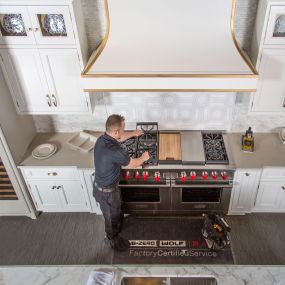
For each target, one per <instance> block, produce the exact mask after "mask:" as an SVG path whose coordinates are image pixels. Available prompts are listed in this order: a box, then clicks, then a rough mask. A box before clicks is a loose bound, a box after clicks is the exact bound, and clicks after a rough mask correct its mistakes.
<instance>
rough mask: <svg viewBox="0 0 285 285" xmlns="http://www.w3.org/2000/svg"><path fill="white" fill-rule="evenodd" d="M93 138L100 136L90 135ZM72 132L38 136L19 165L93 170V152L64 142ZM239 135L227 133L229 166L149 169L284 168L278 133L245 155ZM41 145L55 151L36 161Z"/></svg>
mask: <svg viewBox="0 0 285 285" xmlns="http://www.w3.org/2000/svg"><path fill="white" fill-rule="evenodd" d="M92 134H93V135H95V136H100V135H101V134H102V133H100V132H93V133H92ZM72 135H73V133H39V134H37V135H36V136H35V138H34V139H33V141H32V142H31V144H30V146H29V148H28V150H27V152H26V153H25V155H24V157H23V160H22V162H21V163H20V166H77V167H78V168H93V167H94V162H93V151H90V152H89V153H84V152H82V151H80V150H75V149H73V148H72V147H71V146H69V145H68V144H67V143H66V142H67V141H68V140H69V139H70V138H71V137H72ZM241 135H242V134H241V133H227V134H226V135H225V139H226V141H227V146H228V147H227V152H228V154H229V156H230V161H231V163H230V165H229V166H225V165H220V166H217V165H206V166H197V165H158V166H153V167H150V168H164V169H166V168H180V169H181V168H185V169H190V168H225V167H227V168H262V167H264V166H277V167H282V166H284V167H285V145H284V144H282V142H281V141H280V140H279V136H278V134H277V133H257V134H255V135H254V137H255V151H254V152H253V153H246V152H243V151H242V150H241ZM43 143H54V144H56V146H57V148H58V150H57V152H56V153H55V154H54V155H53V156H51V157H50V158H48V159H44V160H38V159H35V158H33V157H32V155H31V153H32V150H33V149H34V148H35V147H36V146H38V145H40V144H43Z"/></svg>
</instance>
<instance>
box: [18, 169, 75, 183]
mask: <svg viewBox="0 0 285 285" xmlns="http://www.w3.org/2000/svg"><path fill="white" fill-rule="evenodd" d="M22 172H23V175H24V177H25V179H27V180H31V179H51V180H55V179H73V180H74V179H76V180H79V173H78V170H77V168H75V167H74V168H73V167H71V168H54V167H31V168H30V167H29V168H26V167H24V168H22Z"/></svg>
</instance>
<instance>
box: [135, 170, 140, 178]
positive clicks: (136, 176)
mask: <svg viewBox="0 0 285 285" xmlns="http://www.w3.org/2000/svg"><path fill="white" fill-rule="evenodd" d="M139 176H140V174H139V172H138V171H135V172H134V179H139Z"/></svg>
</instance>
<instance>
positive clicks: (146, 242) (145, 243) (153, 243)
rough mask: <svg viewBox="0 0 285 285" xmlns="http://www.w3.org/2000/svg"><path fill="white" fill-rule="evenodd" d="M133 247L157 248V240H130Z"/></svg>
mask: <svg viewBox="0 0 285 285" xmlns="http://www.w3.org/2000/svg"><path fill="white" fill-rule="evenodd" d="M129 242H130V244H131V246H136V247H157V240H129Z"/></svg>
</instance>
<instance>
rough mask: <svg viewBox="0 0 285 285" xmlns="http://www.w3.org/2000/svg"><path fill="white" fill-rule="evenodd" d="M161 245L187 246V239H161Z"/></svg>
mask: <svg viewBox="0 0 285 285" xmlns="http://www.w3.org/2000/svg"><path fill="white" fill-rule="evenodd" d="M159 246H161V247H186V241H185V240H161V241H160V242H159Z"/></svg>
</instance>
